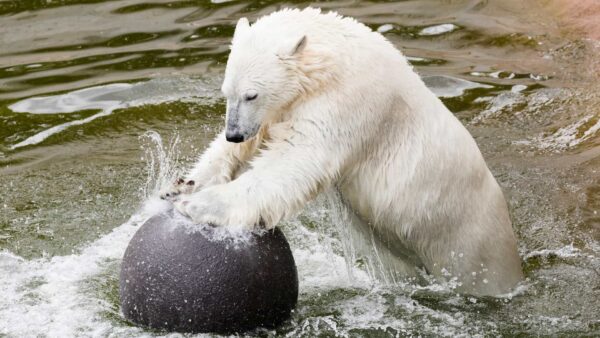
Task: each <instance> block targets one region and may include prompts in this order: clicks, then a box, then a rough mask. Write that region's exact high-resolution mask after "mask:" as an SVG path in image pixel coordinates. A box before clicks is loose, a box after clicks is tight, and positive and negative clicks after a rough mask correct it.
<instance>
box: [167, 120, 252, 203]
mask: <svg viewBox="0 0 600 338" xmlns="http://www.w3.org/2000/svg"><path fill="white" fill-rule="evenodd" d="M258 142H260V139H258V138H257V140H255V141H253V142H246V143H243V144H236V143H231V142H227V140H226V139H225V131H223V132H221V133H220V134H219V135H217V137H216V138H215V139H214V140H213V141H212V142H211V144H210V146H209V147H208V148H207V149H206V150H205V151H204V153H203V154H202V155H201V156H200V158H199V159H198V162H196V164H195V165H194V167H193V168H192V170H190V172H189V173H188V174H187V176H186V178H179V179H177V181H176V182H175V183H174V184H173V185H171V186H168V187H166V188H165V189H162V190H161V192H160V197H161V198H163V199H170V200H175V199H177V196H179V195H181V194H190V193H193V192H196V191H198V190H200V189H202V188H206V187H210V186H212V185H217V184H224V183H227V182H229V181H231V180H232V178H233V177H234V176H235V175H236V173H238V171H239V169H240V168H241V167H243V165H244V163H245V162H246V161H247V160H248V159H249V158H251V157H252V156H253V154H254V153H255V150H256V144H257V143H258Z"/></svg>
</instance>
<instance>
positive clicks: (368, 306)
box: [0, 0, 600, 337]
mask: <svg viewBox="0 0 600 338" xmlns="http://www.w3.org/2000/svg"><path fill="white" fill-rule="evenodd" d="M308 4H309V3H308V2H300V1H293V2H285V3H284V2H276V1H246V2H244V1H214V2H209V1H144V0H124V1H98V0H95V1H82V0H72V1H69V0H63V1H58V0H52V1H30V0H13V1H1V2H0V189H1V190H0V191H1V192H2V193H1V194H0V337H1V336H7V337H29V336H41V337H44V336H48V337H55V336H64V337H69V336H102V337H105V336H106V337H122V336H128V337H138V336H160V335H166V333H161V332H151V331H144V330H142V329H139V328H136V327H134V326H131V325H130V324H128V323H127V322H126V321H125V320H124V319H123V318H122V316H121V314H120V310H119V304H118V269H119V262H120V258H121V256H122V254H123V251H124V249H125V246H126V245H127V242H128V240H129V238H130V237H131V236H132V235H133V233H134V232H135V230H136V225H137V224H139V222H140V221H141V220H142V219H143V216H144V215H145V214H147V213H145V212H144V211H143V210H142V209H141V205H142V204H143V202H144V201H145V200H146V199H147V196H148V194H151V192H152V189H153V187H155V186H156V184H157V182H160V177H159V176H160V175H159V174H160V172H161V170H159V169H160V166H161V165H162V166H163V170H162V172H164V169H165V166H167V167H169V166H168V165H167V164H172V163H173V162H174V157H175V156H178V157H179V164H180V165H185V164H187V163H189V162H190V161H191V160H192V159H193V157H194V156H195V154H197V153H198V152H200V151H201V150H202V149H203V148H204V147H205V146H206V144H207V142H208V141H209V140H210V139H211V138H212V137H213V136H214V135H215V133H216V132H218V130H219V128H220V126H221V124H222V123H223V115H224V101H223V100H222V98H221V97H220V94H219V90H218V89H219V86H220V80H221V76H222V73H223V71H224V66H225V62H226V59H227V53H228V43H229V40H230V38H231V35H232V34H233V27H234V25H235V22H236V21H237V19H238V18H239V17H241V16H248V17H250V18H251V19H254V18H256V17H258V16H260V15H263V14H266V13H269V12H271V11H273V10H276V9H278V8H281V7H284V6H298V7H303V6H306V5H308ZM313 5H319V6H321V7H323V8H325V9H334V10H337V11H339V12H341V13H342V14H346V15H351V16H354V17H356V18H358V19H359V20H361V21H363V22H365V23H366V24H368V25H369V26H370V27H372V28H373V29H379V30H380V31H382V32H383V34H384V35H385V36H386V37H387V38H388V39H390V40H391V41H392V42H393V43H394V44H395V45H396V46H397V47H398V48H400V49H401V50H402V51H403V52H404V53H405V54H406V55H407V56H409V57H410V61H411V62H412V63H413V65H414V66H415V69H416V70H417V71H418V72H419V73H420V74H421V75H422V76H423V77H425V80H426V82H427V84H428V85H429V86H430V87H431V88H432V89H433V90H434V92H435V93H436V94H438V95H439V96H441V97H442V98H443V100H444V102H445V103H446V104H447V105H448V107H450V109H451V110H452V111H453V112H454V113H455V114H456V115H457V116H458V117H459V118H460V119H461V121H462V122H463V123H465V124H466V125H467V127H468V128H469V130H470V131H471V132H472V134H473V135H474V136H475V138H476V140H477V142H478V144H479V145H480V147H481V149H482V151H483V153H484V155H485V157H486V159H487V161H488V164H489V166H490V167H491V169H492V171H493V172H494V174H495V175H496V177H497V178H498V180H499V181H500V183H501V185H502V187H503V189H504V192H505V194H506V197H507V199H508V202H509V205H510V209H511V213H512V216H513V222H514V228H515V231H516V233H517V234H518V238H519V250H520V254H521V257H522V259H523V266H524V268H525V273H526V277H527V281H525V282H524V283H523V285H521V287H520V288H519V291H518V292H516V293H515V294H514V295H511V296H509V297H504V298H474V297H462V296H457V295H456V294H455V293H454V292H453V291H452V287H451V286H449V285H433V286H430V287H421V286H417V285H410V284H407V285H398V286H394V287H389V286H383V285H380V284H379V283H377V282H376V281H373V280H371V279H370V278H369V277H368V275H367V273H366V272H365V271H364V269H363V267H362V264H361V262H360V261H357V262H349V264H346V261H345V260H344V258H343V257H342V255H343V254H342V252H343V250H342V248H343V246H344V242H343V240H344V238H343V236H339V234H338V233H339V231H340V229H343V228H342V226H343V224H340V222H339V221H337V220H336V218H335V215H334V214H332V212H331V211H330V209H332V205H331V204H330V203H328V200H327V199H325V198H322V199H319V200H318V201H316V202H314V203H312V204H311V205H310V206H309V207H308V208H307V210H305V211H304V212H303V213H302V214H301V215H299V216H298V217H297V218H296V219H293V220H291V221H289V222H286V224H283V225H282V226H283V230H284V232H285V233H286V236H287V237H288V239H289V240H290V243H291V246H292V248H293V249H294V255H295V258H296V261H297V264H298V269H299V276H300V288H301V295H300V300H299V306H298V309H297V310H296V312H295V313H294V315H293V317H292V319H291V321H290V322H288V323H287V324H286V325H284V326H283V327H282V328H280V329H278V330H276V331H272V332H261V333H259V334H260V335H262V336H275V335H281V336H286V335H287V336H293V337H295V336H303V337H314V336H322V337H330V336H350V337H394V336H440V335H442V336H456V335H463V336H474V335H484V336H488V335H491V336H531V335H542V336H599V335H600V319H599V318H600V245H599V240H600V137H599V136H598V135H600V132H599V131H598V130H599V129H600V98H599V96H600V95H599V94H598V93H599V92H600V91H599V87H600V86H599V82H598V77H597V74H598V70H600V62H599V60H598V57H597V55H598V50H599V49H600V48H599V46H598V43H597V42H594V41H590V40H585V39H582V38H579V37H576V36H570V35H567V34H565V33H563V32H561V31H560V29H559V28H560V25H559V24H557V23H556V21H555V19H553V18H549V17H548V16H547V15H546V14H544V13H543V12H542V9H541V8H542V7H540V6H538V5H537V3H536V2H534V1H531V2H529V4H521V3H519V2H517V1H474V0H473V1H467V0H464V1H427V0H422V1H398V2H388V1H373V2H360V1H328V2H323V3H319V4H316V3H313ZM443 24H452V25H444V26H440V25H443ZM432 27H433V28H432ZM159 135H160V137H159ZM176 138H177V139H178V140H179V142H178V143H177V144H176V145H175V146H174V147H169V146H168V144H169V142H171V140H175V139H176ZM159 139H162V146H161V145H160V143H158V140H159ZM165 149H166V150H167V153H166V155H161V151H164V150H165ZM169 149H171V150H169ZM167 155H168V156H167ZM165 156H166V157H165ZM152 159H154V162H152V161H151V160H152ZM170 168H172V167H170ZM152 169H154V170H152ZM334 209H335V208H334ZM132 215H134V217H131V216H132ZM130 217H131V218H130Z"/></svg>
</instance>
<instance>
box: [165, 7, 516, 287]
mask: <svg viewBox="0 0 600 338" xmlns="http://www.w3.org/2000/svg"><path fill="white" fill-rule="evenodd" d="M222 92H223V95H224V96H225V97H226V99H227V111H226V127H225V129H224V130H223V132H222V133H221V134H219V135H218V136H217V138H216V139H215V140H214V141H213V142H212V143H211V144H210V146H209V147H208V149H207V150H206V151H205V152H204V153H203V154H202V155H201V157H200V159H199V161H198V162H197V163H196V164H195V166H194V167H193V169H192V170H191V171H190V172H189V174H188V177H186V179H185V180H180V181H179V182H178V184H177V185H175V186H174V187H172V189H171V190H170V191H169V192H166V193H164V195H163V197H166V198H171V199H174V203H175V207H176V209H177V210H179V211H180V212H181V213H183V214H185V215H188V216H189V217H191V218H192V219H193V220H194V221H195V222H198V223H212V224H215V225H221V226H225V225H227V226H239V227H245V228H252V227H255V226H261V227H265V228H271V227H273V226H275V225H276V224H278V222H280V221H281V220H283V219H285V218H288V217H290V216H292V215H294V214H295V213H296V212H298V211H299V210H301V209H302V208H303V206H304V205H306V204H307V202H309V201H310V200H311V199H313V198H315V197H316V196H317V195H318V194H319V193H320V192H323V191H325V190H327V189H336V190H337V191H338V192H339V194H340V195H341V198H342V200H343V201H344V203H345V204H346V205H347V206H348V209H349V210H351V212H352V214H353V215H354V216H355V217H354V219H356V220H358V221H357V222H358V223H359V225H358V228H359V230H358V231H359V232H360V231H363V232H364V233H365V234H371V236H373V237H374V238H375V239H376V241H377V245H376V248H377V249H378V250H379V249H385V250H387V253H388V254H387V256H392V257H393V258H392V261H393V262H392V263H390V264H389V267H390V270H392V271H393V272H395V273H399V274H400V275H403V276H406V277H414V276H418V275H419V272H422V271H425V272H426V273H427V274H428V275H430V276H434V278H437V279H439V280H447V279H452V278H454V279H455V280H456V281H457V283H458V285H459V286H458V290H459V291H461V292H465V293H470V294H476V295H496V294H500V293H505V292H507V291H509V290H510V289H511V288H513V287H514V286H515V285H516V284H517V282H518V281H519V280H521V278H522V272H521V264H520V259H519V256H518V253H517V247H516V239H515V235H514V233H513V229H512V226H511V221H510V217H509V213H508V210H507V206H506V202H505V200H504V197H503V194H502V191H501V189H500V187H499V185H498V184H497V182H496V180H495V179H494V177H493V176H492V174H491V173H490V170H489V169H488V167H487V165H486V163H485V162H484V159H483V157H482V155H481V152H480V151H479V148H478V147H477V145H476V143H475V141H474V139H473V138H472V137H471V135H470V134H469V132H468V131H467V130H466V129H465V127H464V126H463V125H462V124H461V123H460V122H459V121H458V120H457V119H456V118H455V116H454V115H453V114H452V113H451V112H450V111H449V110H448V109H447V108H446V107H445V106H444V104H443V103H442V102H441V101H440V100H439V99H438V98H437V97H436V96H435V95H434V94H433V93H432V92H431V91H430V90H429V89H428V88H427V87H426V86H425V84H424V83H423V81H422V80H421V79H420V77H419V76H418V75H417V74H416V73H415V72H414V71H413V70H412V68H411V66H410V65H409V64H408V63H407V60H406V58H405V57H404V56H403V55H402V54H401V53H400V52H399V51H398V50H397V49H396V48H395V47H394V46H393V45H392V44H391V43H390V42H389V41H387V40H386V39H385V38H384V37H383V36H382V35H381V34H379V33H377V32H374V31H372V30H371V29H369V28H368V27H367V26H365V25H363V24H361V23H359V22H357V21H356V20H354V19H352V18H348V17H342V16H339V15H338V14H336V13H333V12H330V13H326V14H325V13H321V11H320V10H319V9H314V8H307V9H304V10H297V9H284V10H281V11H278V12H275V13H272V14H270V15H267V16H265V17H262V18H260V19H258V20H257V21H256V22H255V23H254V24H253V25H250V24H249V22H248V20H247V19H245V18H242V19H240V20H239V22H238V23H237V26H236V28H235V32H234V37H233V40H232V44H231V53H230V55H229V60H228V62H227V66H226V70H225V77H224V81H223V86H222ZM360 228H362V229H360ZM365 236H366V235H365Z"/></svg>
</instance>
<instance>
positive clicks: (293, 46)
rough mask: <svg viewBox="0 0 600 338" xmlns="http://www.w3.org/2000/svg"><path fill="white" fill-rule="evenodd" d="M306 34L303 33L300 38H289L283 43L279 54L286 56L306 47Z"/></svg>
mask: <svg viewBox="0 0 600 338" xmlns="http://www.w3.org/2000/svg"><path fill="white" fill-rule="evenodd" d="M306 40H307V39H306V35H303V36H302V37H301V38H300V39H297V40H290V41H289V42H288V43H286V44H285V47H284V49H283V50H282V51H281V54H283V55H286V56H292V55H296V54H298V53H300V52H302V50H304V47H306Z"/></svg>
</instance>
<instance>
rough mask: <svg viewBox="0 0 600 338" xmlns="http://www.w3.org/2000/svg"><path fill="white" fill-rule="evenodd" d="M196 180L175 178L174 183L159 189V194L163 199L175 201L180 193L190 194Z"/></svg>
mask: <svg viewBox="0 0 600 338" xmlns="http://www.w3.org/2000/svg"><path fill="white" fill-rule="evenodd" d="M195 187H196V182H194V180H187V181H186V180H184V179H183V178H179V179H177V181H175V183H174V184H172V185H171V186H168V187H166V188H164V189H161V191H160V192H159V196H160V198H161V199H163V200H168V201H172V202H173V201H175V200H176V199H177V197H178V196H179V195H181V194H190V193H192V192H193V191H194V188H195Z"/></svg>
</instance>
